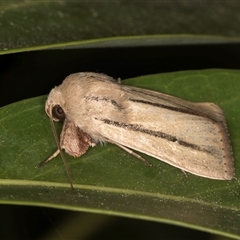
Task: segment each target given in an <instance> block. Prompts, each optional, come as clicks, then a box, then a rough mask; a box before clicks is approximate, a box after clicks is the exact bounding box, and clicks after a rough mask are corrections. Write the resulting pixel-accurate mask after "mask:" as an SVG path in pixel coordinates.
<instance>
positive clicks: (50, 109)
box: [45, 87, 66, 122]
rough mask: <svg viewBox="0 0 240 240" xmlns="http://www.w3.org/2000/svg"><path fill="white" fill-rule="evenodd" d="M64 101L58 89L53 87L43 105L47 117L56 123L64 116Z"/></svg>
mask: <svg viewBox="0 0 240 240" xmlns="http://www.w3.org/2000/svg"><path fill="white" fill-rule="evenodd" d="M63 107H64V101H63V98H62V94H61V91H60V89H59V87H55V88H54V89H52V91H51V92H50V93H49V95H48V99H47V101H46V104H45V111H46V113H47V115H48V116H49V117H50V118H51V119H53V120H54V121H56V122H58V121H61V120H64V119H65V117H66V115H65V111H64V108H63Z"/></svg>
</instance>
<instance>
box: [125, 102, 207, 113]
mask: <svg viewBox="0 0 240 240" xmlns="http://www.w3.org/2000/svg"><path fill="white" fill-rule="evenodd" d="M128 100H129V101H132V102H136V103H143V104H147V105H151V106H154V107H160V108H164V109H167V110H170V111H175V112H181V113H186V114H190V115H194V116H200V117H204V116H203V114H201V113H199V112H197V111H193V110H190V109H183V108H177V107H172V106H167V105H164V104H160V103H154V102H149V101H145V100H140V99H131V98H130V99H128Z"/></svg>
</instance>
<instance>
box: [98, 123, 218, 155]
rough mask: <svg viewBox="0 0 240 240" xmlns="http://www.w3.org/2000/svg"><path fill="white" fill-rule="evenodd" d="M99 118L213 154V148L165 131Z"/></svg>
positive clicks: (117, 125) (118, 125)
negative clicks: (201, 145) (206, 147)
mask: <svg viewBox="0 0 240 240" xmlns="http://www.w3.org/2000/svg"><path fill="white" fill-rule="evenodd" d="M100 120H101V121H103V122H104V123H106V124H109V125H113V126H116V127H120V128H124V129H127V130H132V131H136V132H142V133H145V134H149V135H151V136H154V137H158V138H163V139H166V140H168V141H170V142H176V143H178V144H179V145H182V146H184V147H187V148H191V149H194V150H197V151H202V152H207V153H209V154H213V152H214V150H213V149H209V150H208V149H205V148H201V147H199V146H198V145H196V144H193V143H189V142H186V141H183V140H179V139H177V138H176V137H175V136H172V135H169V134H167V133H163V132H160V131H153V130H149V129H146V128H144V127H143V126H142V125H138V124H127V123H120V122H117V121H112V120H109V119H100Z"/></svg>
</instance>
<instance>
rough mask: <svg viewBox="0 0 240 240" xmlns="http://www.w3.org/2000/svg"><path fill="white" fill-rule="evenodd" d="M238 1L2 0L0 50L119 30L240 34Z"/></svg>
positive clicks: (113, 33) (118, 33)
mask: <svg viewBox="0 0 240 240" xmlns="http://www.w3.org/2000/svg"><path fill="white" fill-rule="evenodd" d="M239 11H240V5H239V3H238V2H234V1H222V2H218V4H216V3H215V2H214V1H212V2H211V1H205V2H201V3H195V2H192V1H187V2H186V1H178V3H177V4H176V3H175V2H174V1H151V2H149V1H140V2H138V3H137V4H136V2H135V1H124V0H117V1H90V0H86V1H35V0H28V1H20V0H19V1H1V2H0V30H1V34H0V50H3V51H10V52H11V50H13V51H16V49H18V50H20V51H22V49H23V48H25V50H29V49H30V48H33V47H35V48H37V46H41V47H38V48H44V47H45V46H46V45H51V44H61V43H66V42H74V41H80V40H88V39H99V38H108V37H114V36H115V37H116V36H143V35H158V34H160V35H169V34H192V35H214V36H230V37H238V36H239V24H240V19H239V18H238V13H239Z"/></svg>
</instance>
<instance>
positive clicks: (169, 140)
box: [41, 72, 234, 180]
mask: <svg viewBox="0 0 240 240" xmlns="http://www.w3.org/2000/svg"><path fill="white" fill-rule="evenodd" d="M45 111H46V113H47V115H48V116H49V117H50V119H51V122H53V121H52V120H54V121H59V120H63V121H64V123H63V128H62V132H61V135H60V141H59V142H58V150H57V151H56V152H55V153H54V154H53V155H52V156H51V157H49V158H48V159H47V160H45V161H44V162H42V163H41V165H42V164H44V163H46V162H48V161H50V160H51V159H53V158H54V157H55V156H57V155H58V154H59V153H61V149H64V150H65V151H66V152H67V153H68V154H69V155H71V156H74V157H80V156H81V155H83V154H84V153H85V152H86V151H87V150H88V148H89V147H94V146H95V145H96V144H97V143H98V142H109V143H113V144H116V145H117V146H119V147H121V148H123V149H125V150H126V151H128V152H130V153H132V154H133V155H134V156H136V157H138V158H140V159H141V160H143V161H145V160H144V159H143V158H142V157H141V156H139V155H138V154H136V153H134V152H132V151H131V150H130V149H132V150H136V151H138V152H142V153H144V154H147V155H149V156H152V157H154V158H156V159H158V160H161V161H163V162H166V163H168V164H170V165H172V166H174V167H177V168H179V169H181V170H183V171H186V172H189V173H192V174H195V175H198V176H202V177H206V178H212V179H219V180H230V179H232V178H233V177H234V166H233V156H232V149H231V145H230V141H229V134H228V130H227V125H226V120H225V117H224V114H223V111H222V110H221V109H220V108H219V107H218V106H217V105H215V104H213V103H194V102H189V101H186V100H183V99H180V98H177V97H173V96H170V95H166V94H163V93H160V92H154V91H150V90H146V89H141V88H137V87H131V86H125V85H121V84H119V83H118V82H117V81H115V80H114V79H113V78H111V77H109V76H107V75H104V74H99V73H91V72H86V73H75V74H71V75H70V76H68V77H67V78H66V79H65V80H64V81H63V83H62V84H61V85H60V86H58V87H55V88H53V89H52V91H51V92H50V94H49V96H48V99H47V101H46V105H45ZM52 125H53V124H52ZM55 138H56V139H58V138H57V136H56V132H55ZM61 155H62V153H61ZM62 156H63V155H62ZM64 162H65V161H64ZM145 162H146V161H145ZM65 166H66V162H65ZM66 167H67V166H66ZM67 171H68V169H67ZM68 172H69V171H68Z"/></svg>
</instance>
